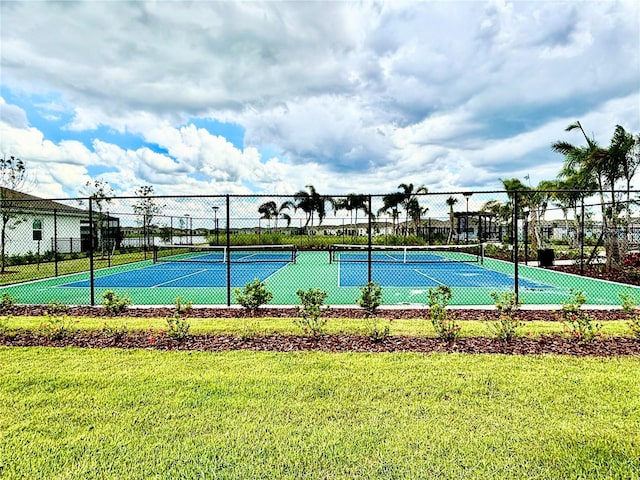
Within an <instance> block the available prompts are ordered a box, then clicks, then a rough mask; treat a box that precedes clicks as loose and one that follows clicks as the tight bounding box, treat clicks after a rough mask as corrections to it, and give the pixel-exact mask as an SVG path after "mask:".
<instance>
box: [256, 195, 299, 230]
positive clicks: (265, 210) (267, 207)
mask: <svg viewBox="0 0 640 480" xmlns="http://www.w3.org/2000/svg"><path fill="white" fill-rule="evenodd" d="M292 206H293V204H292V203H291V202H283V203H282V205H280V207H278V205H277V204H276V202H274V201H273V200H270V201H268V202H265V203H263V204H262V205H260V206H259V207H258V213H260V214H261V215H262V216H261V217H260V218H261V219H265V220H269V222H271V219H272V218H273V219H274V220H275V229H276V232H277V231H278V219H280V218H284V219H285V220H286V221H287V227H288V226H289V225H291V216H290V215H289V214H288V213H285V212H284V210H288V209H289V208H291V207H292ZM269 227H271V223H269Z"/></svg>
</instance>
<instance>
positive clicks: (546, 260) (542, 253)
mask: <svg viewBox="0 0 640 480" xmlns="http://www.w3.org/2000/svg"><path fill="white" fill-rule="evenodd" d="M554 256H555V252H554V250H553V248H541V249H539V250H538V265H539V266H541V267H553V260H554Z"/></svg>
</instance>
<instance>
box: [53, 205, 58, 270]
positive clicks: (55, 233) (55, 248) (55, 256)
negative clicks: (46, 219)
mask: <svg viewBox="0 0 640 480" xmlns="http://www.w3.org/2000/svg"><path fill="white" fill-rule="evenodd" d="M53 266H54V269H55V276H56V277H57V276H58V209H57V208H54V209H53Z"/></svg>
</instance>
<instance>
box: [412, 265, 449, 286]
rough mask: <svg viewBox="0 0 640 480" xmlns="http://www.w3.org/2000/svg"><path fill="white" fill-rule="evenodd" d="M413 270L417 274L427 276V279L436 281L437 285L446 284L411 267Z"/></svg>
mask: <svg viewBox="0 0 640 480" xmlns="http://www.w3.org/2000/svg"><path fill="white" fill-rule="evenodd" d="M412 270H413V271H414V272H416V273H417V274H418V275H422V276H423V277H425V278H428V279H429V280H433V281H434V282H436V283H437V284H438V285H446V284H445V283H442V282H439V281H438V280H436V279H435V278H433V277H430V276H429V275H427V274H426V273H422V272H421V271H420V270H418V269H412Z"/></svg>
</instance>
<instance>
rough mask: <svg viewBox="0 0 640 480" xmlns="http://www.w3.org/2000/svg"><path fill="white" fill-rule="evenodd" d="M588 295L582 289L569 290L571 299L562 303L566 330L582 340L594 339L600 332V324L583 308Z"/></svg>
mask: <svg viewBox="0 0 640 480" xmlns="http://www.w3.org/2000/svg"><path fill="white" fill-rule="evenodd" d="M586 302H587V297H585V295H584V293H583V292H582V291H581V290H574V289H573V288H572V289H571V290H569V300H568V301H567V302H566V303H564V302H563V303H562V312H563V316H564V324H565V332H566V333H567V334H568V335H569V336H571V337H573V338H575V339H577V340H578V341H580V342H588V341H591V340H593V339H594V338H595V337H596V336H597V335H598V334H599V333H600V328H601V326H600V324H598V323H595V322H594V321H593V318H592V317H591V315H589V314H588V313H586V312H584V311H582V310H581V308H582V306H583V305H584V304H585V303H586Z"/></svg>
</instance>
